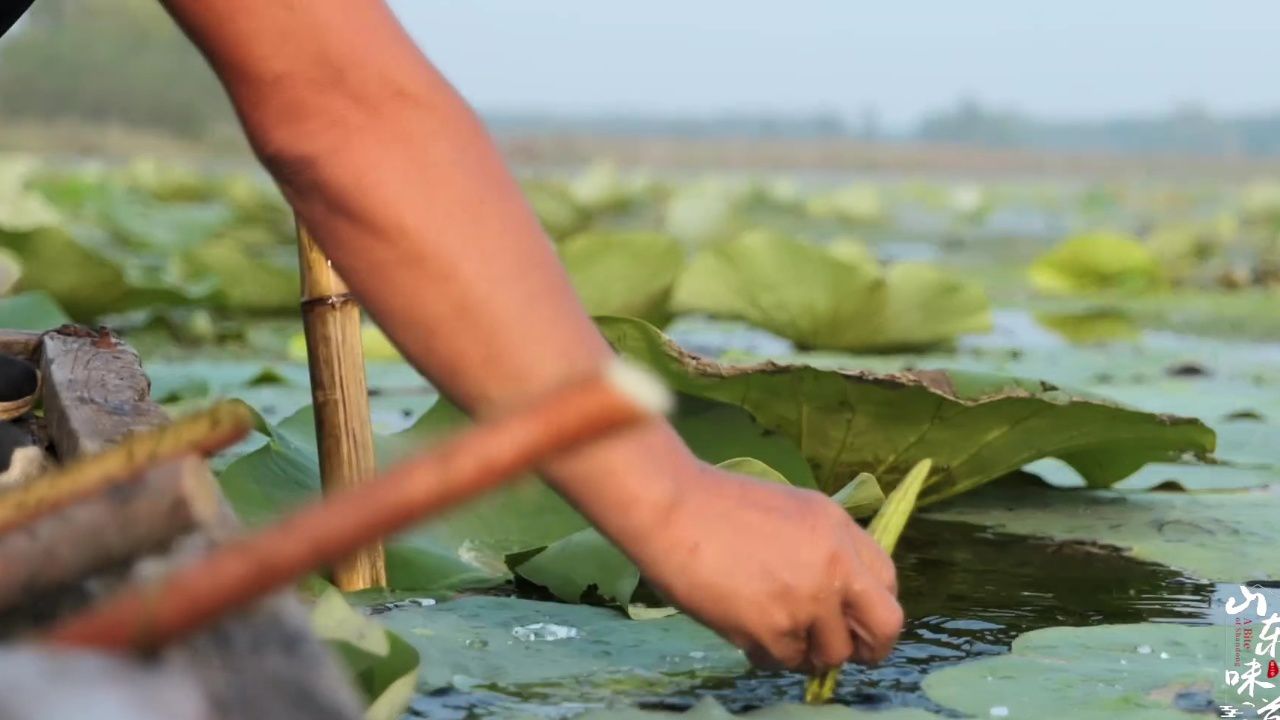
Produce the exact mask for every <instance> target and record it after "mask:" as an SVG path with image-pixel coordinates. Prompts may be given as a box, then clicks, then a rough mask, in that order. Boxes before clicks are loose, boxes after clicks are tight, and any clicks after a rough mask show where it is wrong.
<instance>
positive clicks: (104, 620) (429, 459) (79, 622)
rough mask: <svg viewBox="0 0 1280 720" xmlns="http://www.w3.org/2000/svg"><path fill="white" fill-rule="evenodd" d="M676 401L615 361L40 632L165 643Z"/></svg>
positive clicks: (131, 643) (71, 639)
mask: <svg viewBox="0 0 1280 720" xmlns="http://www.w3.org/2000/svg"><path fill="white" fill-rule="evenodd" d="M670 401H671V397H670V395H669V394H668V393H667V392H666V390H665V388H663V387H662V385H661V383H659V382H658V381H656V380H655V379H653V378H652V376H649V375H647V374H644V373H640V372H637V371H635V370H632V369H630V368H628V367H627V366H625V365H623V364H622V363H621V362H617V363H616V364H615V365H613V366H611V367H610V369H609V371H608V372H602V373H598V374H596V375H594V376H592V377H590V378H587V379H585V380H582V381H579V382H577V383H574V384H572V385H569V386H567V387H565V388H563V389H561V390H559V391H558V392H555V393H552V394H550V395H548V396H545V397H543V398H541V399H539V400H537V401H535V402H533V403H532V404H530V405H528V406H527V407H525V408H523V409H519V410H516V411H514V412H509V413H506V414H503V415H501V416H499V417H495V418H493V419H491V420H488V421H486V422H484V423H480V424H477V425H474V426H472V427H471V428H470V429H468V430H464V431H462V432H461V433H459V434H457V435H455V436H454V437H453V438H451V439H449V440H447V441H445V442H444V443H442V444H440V445H438V446H436V447H435V448H433V449H432V450H430V451H427V452H425V453H423V454H420V455H418V456H416V457H414V458H411V459H409V460H407V461H405V462H403V463H401V464H399V465H397V466H396V467H394V468H392V469H391V470H390V471H389V472H387V473H386V474H384V475H382V476H380V477H378V478H376V479H374V480H372V481H371V482H367V483H363V484H361V485H359V486H356V487H352V488H347V489H345V490H343V491H340V492H335V493H333V494H331V495H329V496H327V497H325V498H323V499H322V500H320V501H318V502H316V503H314V504H312V505H309V506H306V507H304V508H302V509H301V510H299V511H297V512H296V513H294V514H293V515H291V516H289V517H287V518H285V519H284V520H282V521H280V522H279V523H276V524H275V525H272V526H269V527H266V528H264V529H262V530H259V531H258V532H257V533H255V534H252V535H248V536H244V537H242V538H241V539H239V540H233V541H231V542H229V543H227V544H226V545H223V546H222V547H220V548H217V549H215V550H213V551H212V552H210V553H209V554H208V555H205V556H204V557H203V558H201V559H199V560H196V561H195V562H193V563H191V564H189V565H186V566H184V567H181V568H178V569H176V570H173V571H172V572H170V573H169V574H168V575H166V576H163V577H160V578H157V579H156V580H154V581H152V582H146V583H140V584H135V585H132V586H130V587H127V588H125V589H124V590H122V591H120V592H119V593H117V594H116V595H114V596H112V597H110V598H108V599H107V600H105V601H104V602H103V603H102V604H100V605H98V606H95V607H92V608H90V609H89V610H87V611H85V612H84V613H82V614H80V615H77V616H74V617H72V618H69V619H67V620H65V621H63V622H62V623H61V624H59V625H58V626H56V627H55V628H54V629H53V630H52V631H51V632H50V633H48V634H47V635H45V636H44V637H43V638H42V639H43V640H44V641H46V642H50V643H54V644H59V645H73V646H82V647H95V648H102V649H114V650H126V649H134V650H150V649H155V648H157V647H160V646H163V645H165V644H167V643H169V642H171V641H173V640H176V639H178V638H181V637H183V636H184V635H187V634H189V633H191V632H194V631H197V630H199V629H201V628H202V627H204V626H205V625H207V624H209V623H212V622H214V621H216V620H217V619H218V618H220V617H222V616H223V615H225V614H227V613H229V612H232V611H235V610H237V609H239V608H243V607H245V606H246V605H248V604H249V603H251V602H253V601H254V600H255V599H257V598H260V597H262V596H264V595H267V594H269V593H271V592H274V591H275V590H277V589H279V588H282V587H284V586H286V585H288V584H289V583H291V582H293V581H295V580H296V579H297V578H299V577H301V576H302V575H304V574H306V573H307V572H308V571H310V570H312V569H313V568H316V567H319V566H323V565H325V564H326V563H329V562H332V561H334V560H336V559H337V558H340V557H343V556H346V555H347V554H348V553H350V552H351V551H352V550H353V549H355V548H357V547H361V546H367V544H368V543H369V542H370V541H371V540H373V539H374V538H379V537H384V536H386V535H389V534H392V533H395V532H397V531H400V530H403V529H404V528H406V527H408V526H409V525H411V524H413V523H415V522H418V521H420V520H422V519H423V518H424V517H427V516H430V515H433V514H436V513H439V512H441V511H443V510H446V509H448V508H450V507H452V506H454V505H456V504H458V503H460V502H462V501H464V500H467V499H469V498H472V497H474V496H476V495H478V494H480V493H482V492H484V491H486V490H490V489H492V488H494V487H496V486H498V485H500V484H501V483H502V482H503V481H505V480H507V479H510V478H513V477H516V476H519V475H520V474H521V473H523V472H526V471H528V470H529V469H530V468H532V467H533V466H535V465H537V464H538V463H540V462H542V461H544V460H546V459H547V458H549V457H551V456H553V455H555V454H556V453H558V452H562V451H564V450H567V449H569V448H572V447H573V446H575V445H577V444H580V443H583V442H587V441H589V440H592V439H594V438H597V437H600V436H603V435H605V434H608V433H610V432H614V431H617V430H620V429H622V428H625V427H627V426H629V425H633V424H635V423H639V422H641V421H643V420H645V419H646V418H649V417H652V415H653V414H655V413H659V412H665V410H666V409H667V408H668V407H669V404H670Z"/></svg>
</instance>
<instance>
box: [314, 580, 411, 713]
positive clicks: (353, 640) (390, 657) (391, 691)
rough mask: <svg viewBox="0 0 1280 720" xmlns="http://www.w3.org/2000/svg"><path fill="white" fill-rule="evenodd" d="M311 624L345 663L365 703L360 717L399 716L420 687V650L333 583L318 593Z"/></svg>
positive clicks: (316, 632)
mask: <svg viewBox="0 0 1280 720" xmlns="http://www.w3.org/2000/svg"><path fill="white" fill-rule="evenodd" d="M311 629H312V630H313V631H314V632H315V634H316V635H317V636H318V637H320V638H321V639H322V640H325V641H327V642H328V643H329V645H330V647H332V648H333V649H334V650H336V651H337V653H338V654H339V655H340V656H341V657H342V659H343V660H344V661H345V662H346V664H347V669H348V670H349V671H350V672H351V675H352V676H353V677H354V679H355V682H356V685H357V687H359V688H360V691H361V692H362V693H363V694H364V696H365V700H366V702H367V703H368V709H367V710H366V711H365V715H364V720H397V718H399V717H400V716H401V715H402V714H403V713H404V711H405V709H406V708H408V707H409V701H410V699H412V697H413V694H414V692H415V691H416V690H417V687H418V651H417V650H415V649H414V647H413V646H412V645H410V644H409V643H407V642H405V641H404V640H403V639H401V638H400V637H398V636H397V635H396V634H395V633H391V632H387V630H385V629H384V628H383V627H382V626H381V625H380V624H378V622H377V621H376V620H373V619H371V618H369V617H367V616H365V615H364V614H363V613H360V612H358V611H356V610H355V609H354V608H352V607H351V606H350V605H348V604H347V601H346V600H345V599H344V598H343V597H342V593H340V592H338V591H337V590H336V589H335V588H329V589H327V590H326V591H325V592H324V593H323V594H321V595H320V597H318V598H317V599H316V602H315V606H314V607H313V608H312V611H311Z"/></svg>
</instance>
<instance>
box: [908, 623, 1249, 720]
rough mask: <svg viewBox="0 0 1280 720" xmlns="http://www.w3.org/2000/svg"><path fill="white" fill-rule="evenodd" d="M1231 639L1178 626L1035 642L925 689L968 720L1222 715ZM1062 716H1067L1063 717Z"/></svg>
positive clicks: (1113, 629) (1084, 630)
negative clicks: (1222, 681) (1220, 692)
mask: <svg viewBox="0 0 1280 720" xmlns="http://www.w3.org/2000/svg"><path fill="white" fill-rule="evenodd" d="M1226 633H1227V630H1226V629H1225V628H1223V627H1219V626H1205V627H1188V626H1185V625H1174V624H1171V623H1160V624H1139V625H1098V626H1094V627H1057V628H1047V629H1044V630H1035V631H1032V632H1029V633H1027V634H1025V635H1023V636H1021V637H1019V638H1018V639H1017V640H1015V641H1014V643H1013V649H1012V651H1011V652H1010V653H1009V654H1008V655H1001V656H998V657H988V658H982V659H979V660H971V661H968V662H962V663H960V664H958V665H952V666H951V667H947V668H943V669H942V670H939V671H937V672H934V673H931V674H929V675H928V676H926V677H925V679H924V689H925V692H926V693H928V695H929V697H930V699H932V700H934V701H935V702H937V703H939V704H940V705H943V706H945V707H947V708H950V709H952V710H958V711H960V712H962V713H964V714H965V715H967V716H969V717H982V718H987V717H1002V718H1009V720H1020V719H1023V718H1025V719H1027V720H1031V719H1032V718H1036V719H1038V718H1046V717H1070V718H1072V720H1113V719H1114V718H1124V719H1125V720H1130V719H1132V720H1168V719H1169V718H1180V717H1193V716H1194V715H1192V714H1191V713H1197V714H1204V713H1208V714H1210V715H1215V714H1216V713H1217V704H1216V703H1214V685H1215V679H1216V678H1218V677H1219V676H1221V674H1222V671H1223V667H1222V660H1221V658H1222V654H1223V647H1224V646H1225V644H1226V642H1227V640H1226V638H1227V634H1226ZM1064 708H1070V711H1069V712H1068V713H1066V714H1064Z"/></svg>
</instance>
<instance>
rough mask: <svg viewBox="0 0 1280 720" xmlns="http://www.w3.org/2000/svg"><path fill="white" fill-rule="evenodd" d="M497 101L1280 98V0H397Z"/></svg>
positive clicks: (739, 105) (1076, 107)
mask: <svg viewBox="0 0 1280 720" xmlns="http://www.w3.org/2000/svg"><path fill="white" fill-rule="evenodd" d="M392 4H393V5H394V7H395V8H396V12H397V13H398V14H399V15H400V18H401V20H402V21H403V22H404V23H405V25H406V26H407V27H408V28H409V30H410V32H412V33H413V35H414V37H415V38H416V39H417V40H418V42H419V44H420V45H421V46H422V48H423V49H424V50H425V51H426V52H427V54H428V55H429V56H430V57H431V58H432V59H433V60H434V61H435V62H436V63H437V64H438V65H439V66H440V67H441V68H442V69H443V70H444V71H445V73H446V74H447V75H448V76H449V77H450V78H451V79H452V80H453V81H454V83H455V84H456V85H457V86H458V87H459V88H460V89H461V90H462V92H463V93H464V94H465V95H466V96H467V97H468V99H470V100H471V102H472V103H473V104H475V105H477V106H478V107H480V108H481V109H483V110H506V111H556V112H614V111H620V112H644V113H652V114H662V113H678V114H702V113H714V112H719V111H723V110H740V109H741V110H753V109H754V110H780V111H794V112H806V111H811V110H816V109H824V108H826V109H833V110H836V111H839V112H842V113H844V114H846V115H847V116H848V117H850V118H856V117H857V115H858V114H859V112H860V110H861V108H863V107H864V106H866V105H868V104H870V105H874V106H875V107H877V108H878V109H879V111H880V113H881V116H882V118H883V119H884V120H885V121H886V122H887V123H890V124H892V125H902V124H903V123H906V122H910V121H913V120H915V119H916V118H917V117H918V116H919V115H920V113H922V112H923V111H926V110H929V109H935V108H938V107H939V106H941V105H946V104H950V103H952V102H953V101H954V100H955V99H956V98H958V97H960V96H962V95H972V96H976V97H978V98H980V99H982V100H984V101H988V102H991V103H994V104H997V105H1000V106H1005V107H1012V108H1017V109H1021V110H1025V111H1029V112H1033V113H1037V114H1041V115H1052V116H1058V117H1100V116H1106V115H1114V114H1124V113H1148V114H1149V113H1155V112H1162V111H1164V110H1167V109H1169V108H1170V107H1172V106H1173V105H1174V104H1176V103H1179V102H1183V101H1189V100H1198V101H1203V102H1204V103H1205V104H1206V105H1208V106H1209V107H1211V108H1213V109H1214V110H1215V111H1221V112H1228V113H1236V112H1249V111H1254V110H1280V1H1278V0H1216V1H1212V2H1211V1H1210V0H1071V1H1070V2H1037V1H1035V0H969V1H968V2H965V1H964V0H861V1H860V0H783V1H776V0H775V1H771V2H763V1H752V0H738V1H737V2H735V1H734V0H643V1H635V0H632V1H623V0H392Z"/></svg>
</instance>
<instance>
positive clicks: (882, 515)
mask: <svg viewBox="0 0 1280 720" xmlns="http://www.w3.org/2000/svg"><path fill="white" fill-rule="evenodd" d="M931 469H933V461H932V460H930V459H927V458H926V459H924V460H921V461H920V462H918V463H916V465H915V467H913V468H911V471H910V472H908V473H907V476H906V477H905V478H903V480H902V482H900V483H898V487H896V488H894V489H893V492H891V493H889V497H887V498H885V501H884V505H882V506H881V507H880V511H879V512H877V513H876V516H875V517H874V518H872V520H871V524H870V525H869V526H868V527H867V531H868V532H870V533H871V538H872V539H873V540H875V541H876V544H878V545H879V546H880V547H881V549H883V550H884V551H885V552H886V553H888V554H890V555H892V554H893V550H894V548H896V547H897V546H898V538H900V537H902V531H903V530H904V529H906V527H907V520H908V519H910V518H911V513H912V512H914V511H915V509H916V499H917V498H919V497H920V490H921V489H922V488H924V483H925V480H927V479H928V478H929V471H930V470H931ZM839 681H840V668H838V667H835V668H831V669H830V670H827V671H826V672H824V673H820V674H816V675H813V676H811V677H810V678H809V680H808V682H806V683H805V686H804V701H805V703H807V704H809V705H822V704H824V703H826V702H828V701H830V700H831V698H832V697H833V696H834V695H835V694H836V685H837V683H838V682H839Z"/></svg>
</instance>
